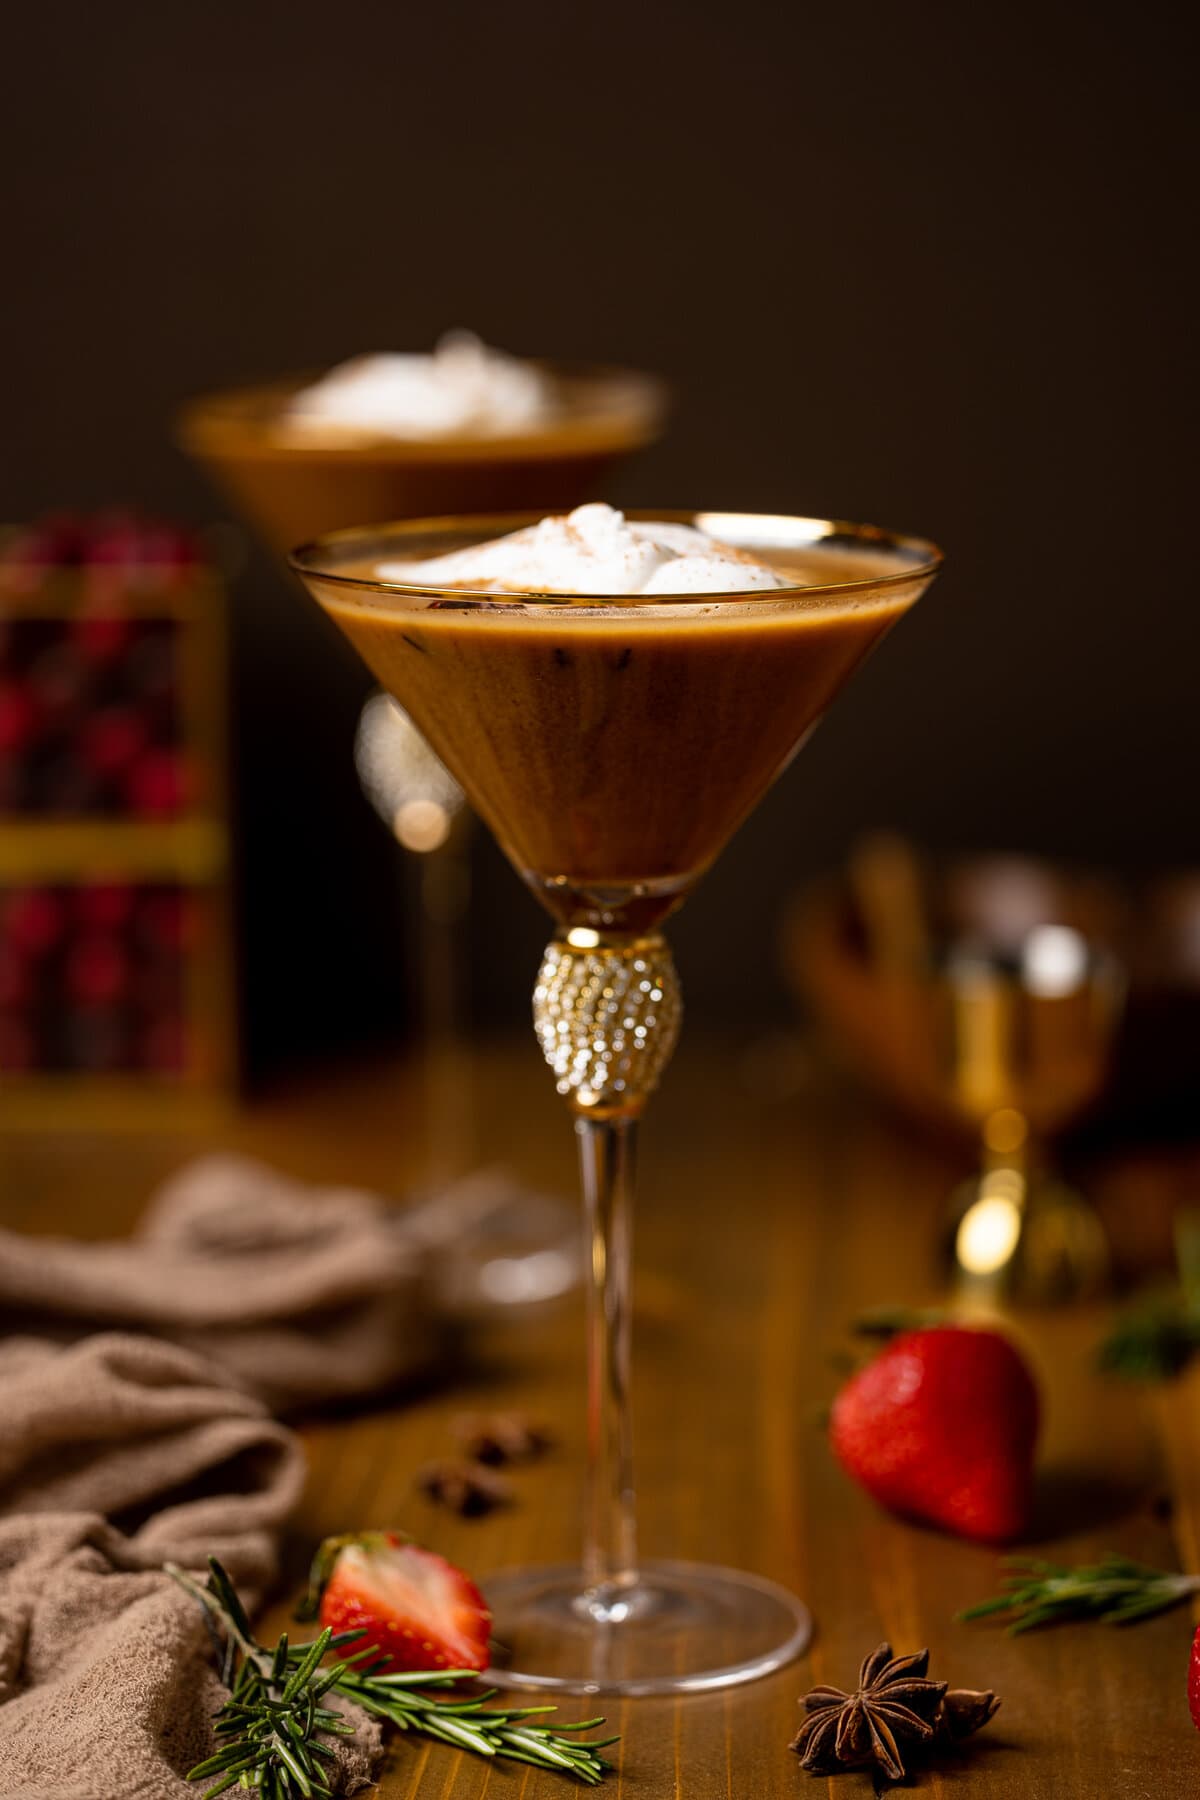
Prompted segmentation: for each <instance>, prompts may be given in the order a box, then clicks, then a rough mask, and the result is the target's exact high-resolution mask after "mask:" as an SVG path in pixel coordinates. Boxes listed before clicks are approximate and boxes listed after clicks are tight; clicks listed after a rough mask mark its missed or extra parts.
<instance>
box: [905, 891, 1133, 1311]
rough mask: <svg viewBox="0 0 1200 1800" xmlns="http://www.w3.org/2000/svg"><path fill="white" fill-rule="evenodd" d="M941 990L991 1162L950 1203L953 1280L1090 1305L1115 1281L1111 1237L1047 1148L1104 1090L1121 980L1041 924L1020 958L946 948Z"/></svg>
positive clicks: (1067, 934)
mask: <svg viewBox="0 0 1200 1800" xmlns="http://www.w3.org/2000/svg"><path fill="white" fill-rule="evenodd" d="M935 980H936V981H937V982H938V983H939V985H940V986H941V987H942V990H943V995H944V1002H943V1016H944V1018H946V1020H947V1022H948V1030H947V1034H946V1042H947V1043H948V1046H949V1058H948V1070H947V1072H948V1076H949V1080H950V1084H951V1087H952V1091H953V1094H954V1097H955V1100H956V1102H957V1105H958V1107H959V1109H960V1110H961V1112H962V1113H963V1115H964V1116H965V1117H966V1118H967V1119H969V1120H970V1121H971V1122H972V1123H973V1124H974V1125H975V1126H976V1127H977V1129H978V1132H979V1137H980V1144H981V1152H982V1161H983V1168H982V1171H981V1173H980V1174H979V1176H978V1177H976V1178H975V1179H973V1180H971V1181H969V1182H967V1183H965V1184H964V1186H963V1187H962V1188H960V1189H959V1191H958V1192H957V1194H956V1195H955V1196H954V1199H953V1202H952V1220H951V1237H950V1250H951V1256H952V1260H953V1264H954V1267H955V1270H956V1272H957V1274H958V1276H959V1277H960V1278H961V1279H962V1280H963V1281H964V1282H965V1283H967V1284H969V1285H971V1286H972V1287H978V1286H980V1285H984V1286H987V1287H989V1288H990V1287H1002V1288H1003V1289H1005V1290H1006V1291H1008V1292H1011V1293H1013V1294H1016V1295H1018V1296H1020V1297H1023V1298H1027V1299H1036V1300H1058V1299H1073V1298H1076V1297H1082V1296H1085V1295H1089V1294H1094V1293H1096V1292H1097V1291H1098V1290H1099V1289H1101V1288H1102V1287H1103V1286H1104V1284H1105V1282H1106V1280H1107V1277H1108V1272H1109V1252H1108V1244H1107V1240H1106V1237H1105V1234H1104V1230H1103V1228H1102V1226H1101V1224H1100V1221H1099V1219H1098V1217H1097V1216H1096V1214H1095V1212H1094V1210H1093V1209H1092V1207H1091V1206H1090V1205H1089V1203H1088V1202H1087V1201H1086V1200H1085V1199H1084V1198H1083V1197H1082V1196H1081V1195H1080V1194H1077V1193H1076V1192H1074V1190H1073V1189H1071V1188H1069V1187H1066V1186H1065V1185H1064V1184H1063V1183H1061V1182H1059V1181H1057V1180H1055V1179H1054V1178H1053V1177H1051V1176H1050V1175H1048V1174H1047V1173H1046V1170H1045V1153H1044V1150H1043V1149H1042V1148H1041V1146H1042V1144H1043V1143H1044V1141H1045V1139H1046V1138H1048V1137H1050V1136H1052V1135H1053V1134H1054V1133H1055V1132H1056V1131H1058V1130H1060V1129H1061V1128H1062V1127H1063V1126H1064V1125H1066V1124H1068V1123H1069V1122H1070V1120H1071V1119H1072V1118H1074V1117H1075V1116H1076V1115H1077V1114H1078V1113H1079V1112H1081V1111H1082V1110H1083V1109H1084V1107H1086V1106H1087V1105H1088V1104H1089V1103H1090V1102H1091V1101H1092V1100H1094V1099H1095V1098H1096V1097H1097V1095H1098V1094H1099V1092H1100V1090H1101V1088H1102V1087H1103V1084H1104V1079H1105V1075H1106V1072H1107V1068H1108V1057H1109V1050H1110V1047H1111V1044H1112V1039H1113V1033H1114V1030H1115V1026H1116V1023H1117V1019H1118V1017H1119V1013H1120V1008H1121V1002H1122V998H1123V993H1124V980H1123V977H1122V976H1121V974H1120V972H1119V970H1118V968H1117V966H1116V964H1115V962H1114V961H1113V959H1112V958H1111V957H1109V956H1108V955H1106V954H1105V953H1104V952H1102V951H1098V950H1096V949H1095V948H1094V947H1093V946H1090V945H1089V944H1088V943H1087V942H1086V940H1085V939H1084V938H1083V937H1082V935H1081V934H1080V933H1079V932H1077V931H1074V930H1073V929H1072V928H1071V927H1069V926H1066V925H1040V926H1037V927H1036V928H1035V929H1033V930H1032V931H1031V932H1030V933H1029V934H1028V936H1027V937H1026V938H1025V940H1024V942H1023V943H1022V944H1021V946H1020V949H1019V952H1018V953H1017V954H1016V955H1015V956H1014V955H1012V954H1011V953H999V954H997V953H996V952H986V951H984V950H983V949H981V948H980V947H979V946H978V945H972V946H969V947H968V948H966V949H959V950H952V951H951V953H950V955H949V956H948V958H947V959H946V963H945V968H944V970H943V971H942V972H941V973H940V974H939V975H938V976H936V977H935Z"/></svg>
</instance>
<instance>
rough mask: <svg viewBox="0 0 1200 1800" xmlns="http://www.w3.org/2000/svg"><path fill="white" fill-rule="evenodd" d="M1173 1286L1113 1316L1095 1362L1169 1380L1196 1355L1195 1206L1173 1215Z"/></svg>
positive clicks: (1199, 1311)
mask: <svg viewBox="0 0 1200 1800" xmlns="http://www.w3.org/2000/svg"><path fill="white" fill-rule="evenodd" d="M1174 1237H1175V1263H1176V1267H1177V1270H1178V1275H1179V1282H1178V1287H1177V1288H1176V1289H1173V1290H1172V1289H1168V1291H1167V1292H1166V1293H1160V1294H1154V1295H1151V1296H1150V1297H1149V1298H1148V1299H1145V1300H1143V1301H1142V1302H1141V1303H1140V1305H1138V1306H1135V1307H1134V1308H1133V1310H1132V1311H1130V1312H1127V1313H1126V1314H1125V1316H1124V1317H1123V1318H1121V1319H1118V1320H1117V1323H1116V1325H1115V1326H1114V1327H1113V1329H1112V1331H1111V1332H1110V1333H1109V1335H1108V1336H1107V1337H1106V1338H1105V1340H1104V1342H1103V1343H1102V1344H1101V1346H1100V1349H1099V1353H1098V1356H1097V1361H1098V1363H1099V1366H1100V1368H1101V1369H1103V1370H1104V1371H1105V1372H1106V1373H1108V1374H1112V1375H1124V1376H1125V1377H1126V1378H1127V1379H1128V1380H1131V1381H1169V1380H1170V1379H1171V1377H1172V1376H1174V1375H1178V1374H1180V1373H1181V1371H1182V1370H1184V1369H1185V1368H1186V1367H1187V1366H1188V1364H1189V1363H1190V1362H1191V1360H1192V1358H1193V1357H1194V1356H1196V1355H1197V1354H1200V1208H1198V1207H1194V1206H1183V1207H1180V1209H1179V1211H1178V1212H1177V1213H1176V1215H1175V1223H1174Z"/></svg>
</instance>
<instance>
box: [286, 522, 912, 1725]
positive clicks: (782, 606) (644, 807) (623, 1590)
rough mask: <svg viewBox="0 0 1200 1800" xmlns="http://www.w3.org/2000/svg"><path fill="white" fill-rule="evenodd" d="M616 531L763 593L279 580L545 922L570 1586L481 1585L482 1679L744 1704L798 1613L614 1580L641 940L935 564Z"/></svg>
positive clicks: (388, 551) (513, 1575)
mask: <svg viewBox="0 0 1200 1800" xmlns="http://www.w3.org/2000/svg"><path fill="white" fill-rule="evenodd" d="M638 516H641V517H645V518H655V519H664V518H667V519H671V520H674V521H677V522H679V523H684V524H689V525H695V526H697V527H698V528H699V529H701V530H703V531H706V532H708V533H709V535H710V536H712V537H714V538H716V539H719V540H722V541H724V542H726V543H730V544H733V545H735V546H737V547H738V548H741V549H744V550H747V551H750V552H752V553H753V554H755V555H757V556H759V557H760V558H762V559H763V560H764V561H767V562H770V563H771V564H772V565H773V566H775V567H776V568H777V569H778V570H779V571H780V572H781V573H782V574H783V575H784V576H785V578H788V580H789V585H788V586H786V587H782V588H778V589H772V590H762V589H759V590H757V591H754V592H751V593H745V594H718V595H711V594H710V595H669V594H664V595H662V596H656V597H654V598H653V599H651V598H648V597H645V596H637V595H633V596H603V595H589V596H579V595H566V594H554V593H543V594H531V593H519V594H490V593H480V592H478V591H470V590H466V589H462V588H458V589H455V588H450V587H437V586H434V585H428V586H427V585H422V584H420V583H419V582H417V581H414V579H413V569H412V565H413V563H418V564H419V562H420V561H421V560H423V559H425V558H427V557H431V556H438V555H442V554H445V553H447V552H449V551H452V550H456V549H462V548H465V547H466V546H468V545H470V544H476V543H480V542H483V541H485V540H487V539H490V538H494V537H497V536H500V535H503V534H504V533H506V532H509V531H513V530H516V529H518V528H520V527H522V526H525V525H528V524H531V523H534V522H535V520H536V517H537V515H534V516H533V517H532V518H531V517H530V516H528V515H507V516H499V517H496V516H493V517H487V518H476V519H461V518H460V519H445V520H432V521H430V520H426V521H420V522H415V523H408V524H403V525H395V526H390V527H387V528H384V529H376V530H372V531H365V532H360V531H351V532H341V533H335V534H333V535H332V536H330V537H327V538H324V539H322V540H320V541H318V542H316V543H313V544H309V545H307V546H306V547H304V548H303V549H301V550H299V551H298V552H296V554H295V555H294V557H293V559H292V560H293V567H294V568H295V569H296V571H297V573H298V574H299V575H300V576H301V578H302V580H303V581H304V583H305V584H306V586H307V587H308V588H309V590H310V592H311V593H312V594H313V595H314V597H315V598H316V599H317V600H318V601H319V602H320V604H321V605H322V606H323V607H324V608H325V610H326V611H327V612H328V613H329V614H330V616H331V617H332V618H333V619H334V620H335V621H336V622H337V624H338V625H339V626H340V627H341V628H342V630H343V631H345V633H346V635H347V636H348V637H349V639H350V641H351V642H352V643H353V644H354V645H355V647H356V648H357V649H358V651H359V653H360V655H361V656H362V657H363V659H364V660H365V661H366V663H367V664H368V665H369V667H370V668H371V669H372V671H373V672H374V674H375V675H376V676H377V678H378V679H379V680H380V682H381V683H382V684H383V686H384V687H385V688H387V689H388V690H389V691H390V692H391V693H393V694H394V695H395V696H396V698H397V699H398V700H399V701H400V703H401V705H402V706H403V707H404V708H405V710H406V712H408V714H409V715H410V716H411V718H412V719H413V721H414V722H415V724H416V725H417V727H418V729H419V730H420V731H421V732H422V734H423V735H424V736H425V738H426V739H427V740H428V742H429V743H430V744H431V745H432V747H433V749H434V750H435V751H436V753H437V755H438V756H439V757H440V758H441V760H442V762H443V763H444V764H445V765H446V767H447V768H448V769H449V770H450V772H451V773H452V775H453V776H454V777H455V779H456V780H457V781H458V782H460V783H461V785H462V787H463V789H464V790H465V792H466V794H467V796H468V798H469V799H470V801H471V803H472V805H473V806H474V807H475V809H476V811H477V812H478V813H479V814H480V816H481V817H482V818H483V820H484V821H485V823H486V824H487V825H488V826H489V827H490V829H491V830H492V832H493V833H494V834H495V836H496V838H497V840H498V842H499V843H500V846H501V848H502V849H503V850H504V851H505V853H506V854H507V856H508V857H509V859H510V861H511V862H512V864H513V866H514V868H515V869H516V870H517V871H518V873H519V874H520V875H521V876H522V878H523V879H524V881H525V882H526V883H527V885H528V886H529V887H530V889H531V890H532V891H533V892H534V893H535V894H536V895H537V897H538V898H539V899H540V900H541V901H542V903H543V905H544V906H545V907H546V909H547V911H548V912H549V913H550V914H551V916H552V918H553V919H554V921H555V924H556V930H555V933H554V936H553V937H552V939H551V941H550V943H549V944H548V946H547V949H546V952H545V956H544V959H543V962H542V966H541V969H540V971H539V973H538V976H537V981H536V985H535V989H534V1006H533V1010H534V1026H535V1030H536V1033H537V1037H538V1040H539V1042H540V1044H541V1048H542V1051H543V1054H544V1055H545V1058H546V1061H547V1062H548V1063H549V1065H550V1068H551V1070H552V1072H553V1074H554V1077H555V1081H556V1085H557V1088H558V1092H559V1093H560V1095H561V1096H562V1098H563V1100H564V1101H565V1103H566V1105H567V1107H568V1109H569V1111H570V1113H571V1115H572V1117H573V1121H574V1127H575V1133H576V1137H577V1140H578V1149H579V1158H580V1170H581V1178H582V1188H583V1202H584V1215H585V1266H586V1269H587V1281H586V1290H587V1348H588V1392H587V1437H588V1460H587V1469H586V1473H585V1482H584V1522H583V1550H582V1556H581V1560H580V1562H579V1563H578V1564H577V1565H572V1566H566V1567H549V1568H532V1569H528V1568H522V1569H512V1570H507V1571H503V1572H501V1573H499V1574H498V1575H496V1576H495V1577H494V1578H493V1579H492V1580H491V1581H490V1582H487V1583H485V1591H486V1593H487V1597H488V1600H489V1603H490V1605H491V1607H492V1612H493V1620H494V1633H495V1638H496V1641H497V1644H498V1646H502V1649H498V1650H497V1654H496V1662H495V1664H494V1666H493V1668H492V1670H491V1674H490V1678H491V1679H493V1680H495V1681H496V1682H498V1683H500V1684H502V1685H509V1686H513V1687H529V1688H537V1689H551V1690H554V1689H559V1690H565V1691H569V1692H584V1693H615V1694H623V1695H637V1694H666V1693H687V1692H704V1691H707V1690H711V1689H716V1688H723V1687H729V1686H732V1685H734V1684H735V1683H738V1682H742V1681H748V1680H751V1679H753V1678H754V1677H756V1676H759V1675H765V1674H767V1673H768V1672H769V1671H771V1670H772V1669H776V1668H779V1667H780V1666H781V1665H782V1664H784V1663H786V1662H788V1661H789V1660H791V1659H792V1658H793V1657H795V1656H796V1655H798V1654H799V1653H800V1651H801V1650H803V1648H804V1646H805V1644H806V1643H807V1641H808V1638H809V1635H810V1631H811V1621H810V1618H809V1615H808V1612H807V1610H806V1608H805V1607H804V1606H803V1605H802V1604H801V1602H800V1601H799V1600H797V1599H796V1598H795V1597H794V1596H793V1595H791V1594H790V1593H788V1592H786V1591H785V1590H784V1589H783V1588H781V1587H779V1586H777V1585H776V1584H775V1583H773V1582H770V1581H766V1580H763V1579H762V1578H760V1577H758V1576H753V1575H748V1574H742V1573H739V1572H738V1571H736V1570H733V1569H726V1568H721V1567H714V1566H710V1565H697V1564H687V1563H679V1562H674V1561H639V1558H638V1555H637V1547H636V1531H635V1516H634V1511H635V1509H634V1478H633V1460H632V1444H631V1438H630V1424H629V1384H630V1371H631V1294H630V1243H631V1234H632V1200H633V1182H634V1153H635V1140H636V1133H637V1125H638V1120H639V1118H640V1115H641V1113H642V1111H643V1109H644V1107H645V1104H646V1102H647V1100H648V1098H649V1096H650V1094H651V1093H652V1091H653V1089H654V1088H655V1086H656V1084H657V1082H658V1079H659V1076H660V1075H661V1073H662V1071H663V1069H664V1068H665V1066H666V1064H667V1062H668V1060H669V1058H670V1055H671V1052H672V1050H673V1048H674V1045H675V1041H676V1038H677V1036H678V1031H679V1024H680V1015H681V1000H680V991H679V982H678V978H677V976H676V973H675V968H674V964H673V961H672V958H671V953H670V950H669V948H668V945H667V942H666V939H665V938H664V936H663V934H662V930H661V927H662V924H663V922H664V920H665V919H666V918H667V916H668V915H669V914H670V913H671V912H673V911H674V910H675V909H676V907H678V906H679V905H680V904H681V903H682V902H683V900H684V899H685V898H686V896H687V895H688V893H689V892H690V891H691V889H692V888H693V887H694V886H695V885H696V883H697V882H698V881H699V880H700V878H701V876H702V875H703V873H704V871H705V870H706V869H707V868H708V867H709V866H710V865H711V863H712V862H713V860H714V859H715V857H716V856H717V855H718V854H719V852H720V851H721V849H722V848H723V846H724V845H725V843H726V842H727V840H728V839H729V838H730V837H731V836H732V834H733V832H734V831H735V830H736V829H737V827H738V825H739V824H741V822H742V820H743V819H744V818H745V817H746V816H747V814H748V813H749V812H750V811H751V810H752V809H753V807H754V806H755V804H756V803H757V802H758V800H759V799H760V798H761V797H762V795H763V793H764V792H765V791H766V789H767V788H768V787H769V786H770V784H771V782H772V781H773V780H774V779H775V777H776V776H777V775H778V774H779V773H780V771H781V770H782V769H783V768H784V767H785V766H786V765H787V763H788V762H789V761H790V760H791V758H792V756H793V755H794V753H795V752H796V750H797V749H798V748H799V747H800V745H801V744H802V743H803V741H804V739H805V738H806V737H807V736H808V735H809V733H810V732H811V731H812V730H813V729H814V727H815V726H816V724H817V723H818V722H819V720H820V718H821V716H822V715H823V713H824V711H825V709H826V708H827V706H828V705H829V703H830V702H831V701H832V699H833V698H834V696H835V694H836V693H837V692H838V690H839V689H840V688H841V687H842V685H843V684H844V683H845V681H846V680H847V679H848V678H849V676H850V675H851V674H852V673H853V671H854V670H855V669H856V668H857V667H858V665H859V664H860V663H861V662H862V660H863V658H864V657H865V656H866V655H867V654H868V653H869V652H870V651H871V650H872V649H873V648H874V647H875V646H876V645H877V644H878V643H879V642H880V640H881V639H882V638H883V637H884V636H885V635H886V633H887V632H888V631H889V630H890V629H891V627H892V626H893V625H895V624H896V623H897V622H898V621H899V620H900V619H901V618H902V617H903V615H904V613H905V612H906V611H907V609H908V607H909V606H911V605H912V604H913V603H914V601H915V600H916V599H917V598H918V597H919V595H920V594H921V593H922V592H923V590H924V589H925V587H926V586H927V585H928V583H929V581H930V580H931V579H932V578H933V576H934V575H935V573H936V572H937V568H938V566H939V563H940V554H939V552H938V551H937V549H936V548H935V547H934V546H933V545H932V544H929V543H926V542H924V541H923V540H920V539H914V538H904V537H899V536H896V535H894V534H892V533H889V532H883V531H879V530H876V529H874V528H872V527H868V526H855V525H845V524H839V523H836V522H834V521H831V520H825V519H806V518H797V517H790V516H779V515H761V514H745V513H715V512H705V513H692V512H689V513H678V512H675V513H650V514H642V515H638ZM417 573H418V574H419V569H418V570H417ZM398 577H399V578H398ZM697 1455H698V1458H699V1455H700V1446H699V1445H697Z"/></svg>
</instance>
